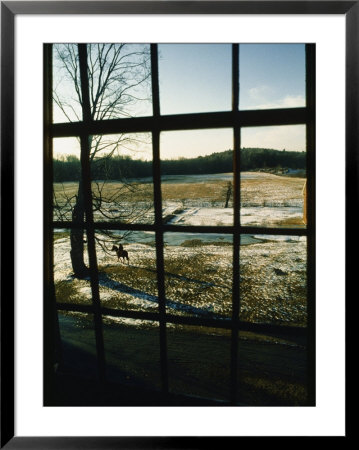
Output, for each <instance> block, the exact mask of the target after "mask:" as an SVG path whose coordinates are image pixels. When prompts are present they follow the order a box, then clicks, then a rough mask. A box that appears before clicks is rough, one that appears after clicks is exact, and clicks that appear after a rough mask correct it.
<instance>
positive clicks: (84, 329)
mask: <svg viewBox="0 0 359 450" xmlns="http://www.w3.org/2000/svg"><path fill="white" fill-rule="evenodd" d="M93 324H94V322H93V314H83V313H74V312H66V313H65V312H59V326H60V335H61V343H62V349H61V350H62V363H61V365H60V368H59V369H60V373H65V374H70V375H76V376H80V377H82V378H84V379H92V380H97V379H98V365H97V358H96V342H95V331H94V325H93ZM78 395H79V394H78ZM60 400H62V401H63V399H60ZM67 400H68V404H71V403H72V401H71V399H67Z"/></svg>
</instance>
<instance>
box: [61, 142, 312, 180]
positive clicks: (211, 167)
mask: <svg viewBox="0 0 359 450" xmlns="http://www.w3.org/2000/svg"><path fill="white" fill-rule="evenodd" d="M240 166H241V171H250V170H259V169H268V170H269V169H301V170H305V167H306V154H305V152H290V151H285V150H273V149H265V148H243V149H242V150H241V155H240ZM232 169H233V153H232V150H226V151H223V152H218V153H212V154H211V155H207V156H198V157H197V158H179V159H166V160H163V161H161V172H162V174H163V175H198V174H206V173H208V174H213V173H225V172H231V171H232ZM91 171H92V178H93V179H94V180H121V179H124V178H127V179H128V178H143V177H150V176H152V161H143V160H139V159H132V158H131V157H129V156H113V157H111V158H102V159H99V160H94V161H93V162H92V168H91ZM80 172H81V164H80V160H79V159H78V158H77V157H76V156H74V155H69V156H63V157H60V158H57V159H54V161H53V173H54V181H55V182H64V181H78V180H79V179H80Z"/></svg>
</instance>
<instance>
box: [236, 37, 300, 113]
mask: <svg viewBox="0 0 359 450" xmlns="http://www.w3.org/2000/svg"><path fill="white" fill-rule="evenodd" d="M239 74H240V77H239V78H240V101H239V103H240V109H242V110H246V109H276V108H296V107H303V106H305V45H304V44H241V45H240V47H239Z"/></svg>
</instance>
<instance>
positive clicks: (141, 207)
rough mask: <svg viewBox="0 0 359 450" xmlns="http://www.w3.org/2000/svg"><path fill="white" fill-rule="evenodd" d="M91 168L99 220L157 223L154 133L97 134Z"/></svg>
mask: <svg viewBox="0 0 359 450" xmlns="http://www.w3.org/2000/svg"><path fill="white" fill-rule="evenodd" d="M91 171H92V180H93V181H92V197H93V211H94V220H95V221H101V222H102V221H110V222H114V223H146V224H148V223H153V222H154V207H153V180H152V141H151V135H150V134H143V133H142V134H120V135H107V136H93V137H92V143H91Z"/></svg>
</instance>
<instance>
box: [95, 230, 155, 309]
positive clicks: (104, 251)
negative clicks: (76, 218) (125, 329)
mask: <svg viewBox="0 0 359 450" xmlns="http://www.w3.org/2000/svg"><path fill="white" fill-rule="evenodd" d="M96 244H97V247H96V249H97V260H98V268H99V284H100V297H101V304H102V306H104V307H106V308H114V309H123V310H129V311H150V312H157V311H158V292H157V271H156V248H155V234H154V233H151V232H143V231H128V230H121V231H116V230H106V231H98V232H96ZM121 245H122V248H121V249H120V246H121Z"/></svg>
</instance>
